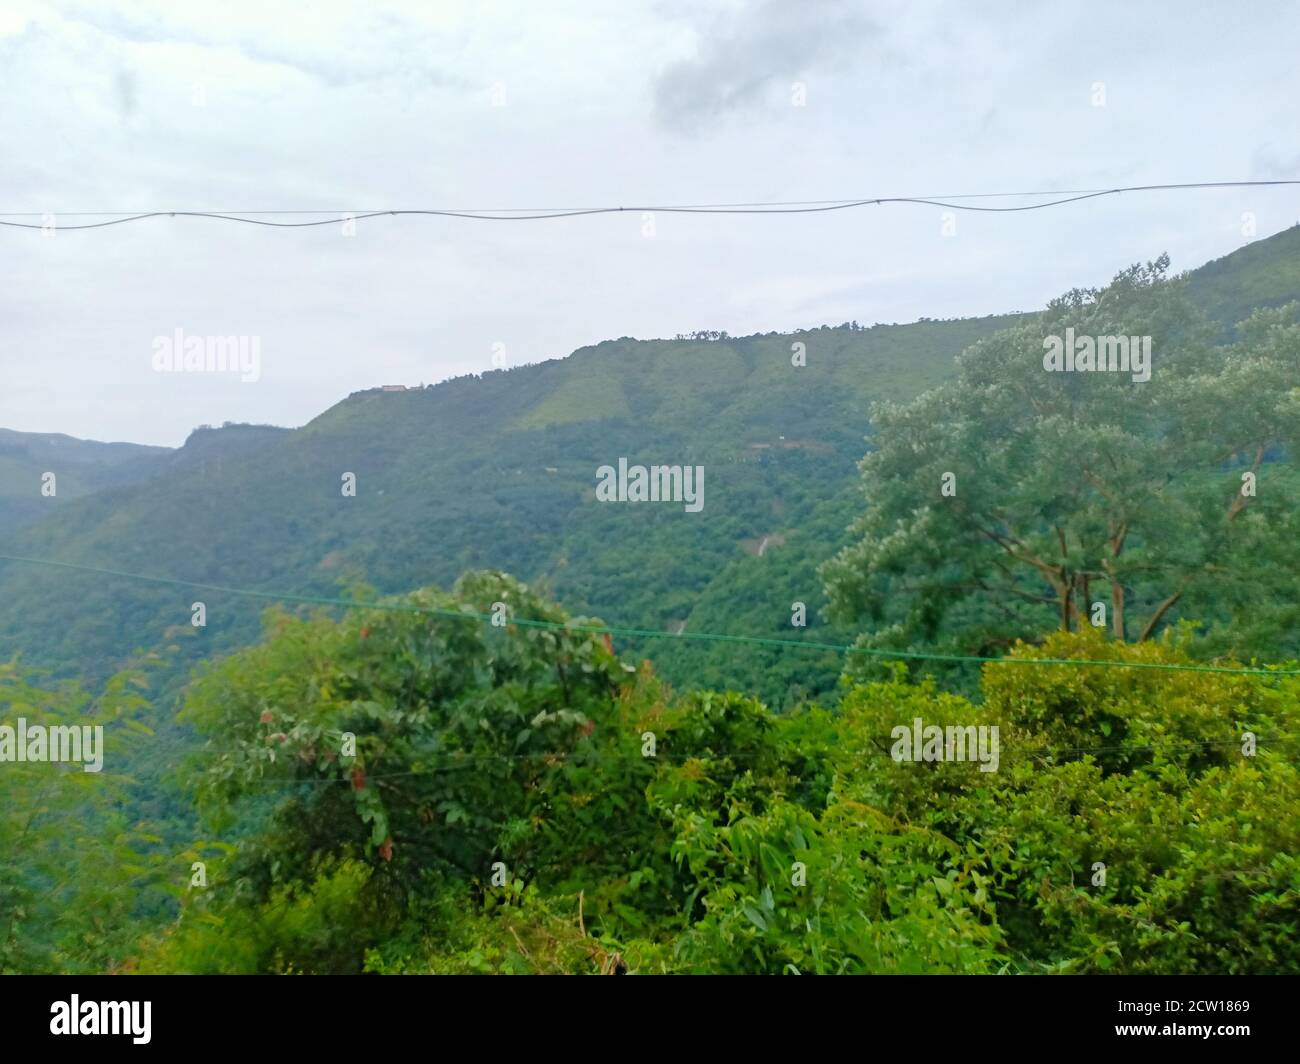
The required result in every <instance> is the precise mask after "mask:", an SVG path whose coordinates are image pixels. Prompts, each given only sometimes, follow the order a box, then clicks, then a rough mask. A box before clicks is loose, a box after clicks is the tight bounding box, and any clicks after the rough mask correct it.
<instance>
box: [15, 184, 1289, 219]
mask: <svg viewBox="0 0 1300 1064" xmlns="http://www.w3.org/2000/svg"><path fill="white" fill-rule="evenodd" d="M1276 185H1300V180H1279V181H1198V182H1184V183H1180V184H1163V185H1128V186H1125V187H1121V188H1104V189H1093V190H1090V191H1084V192H1079V193H1077V194H1073V195H1066V196H1063V197H1062V198H1059V199H1053V200H1048V201H1046V202H1044V203H1028V204H1021V205H1019V206H1014V207H981V206H975V205H972V204H967V203H959V202H957V201H958V200H964V199H975V198H997V197H1000V196H1033V195H1054V194H1055V193H1035V192H992V193H982V194H978V195H975V194H967V195H959V196H949V197H947V198H937V197H936V198H929V197H921V196H881V197H875V198H868V199H850V200H829V201H813V200H808V201H788V202H784V203H781V202H774V203H766V204H754V205H746V204H714V205H709V204H705V205H690V204H685V205H658V206H641V207H635V206H634V207H572V208H563V209H558V210H551V209H539V210H530V209H521V208H501V209H498V210H495V211H475V210H450V209H420V210H409V209H408V210H387V211H363V212H360V213H357V212H346V213H345V214H344V216H343V217H334V218H321V219H315V220H312V221H302V222H277V221H269V220H267V219H266V218H265V217H261V216H260V215H263V214H288V213H291V212H288V211H283V212H278V211H267V212H257V215H258V216H255V215H254V212H251V211H249V212H243V213H235V212H230V213H225V212H220V211H145V212H141V213H137V214H130V213H125V212H122V213H123V214H124V216H123V217H120V218H111V219H109V220H107V221H103V222H86V223H83V224H80V225H53V226H46V225H41V224H36V223H32V222H12V221H0V225H3V226H9V227H11V228H17V229H42V230H46V231H71V230H78V229H103V228H106V227H108V226H113V225H124V224H126V223H128V222H140V221H144V220H146V219H149V218H210V219H213V220H216V221H223V222H242V223H243V224H245V225H261V226H268V227H271V228H276V229H303V228H309V227H312V226H321V225H340V224H342V223H344V222H349V221H361V220H364V219H367V218H381V217H394V218H395V217H406V216H425V217H442V218H467V219H472V220H475V221H496V222H521V221H523V222H528V221H541V220H545V219H554V218H577V217H583V216H588V215H596V214H619V213H624V212H633V213H645V212H650V213H654V212H660V213H664V214H820V213H825V212H827V211H842V210H849V209H852V208H857V207H867V206H882V205H884V204H889V203H914V204H921V205H924V206H930V207H945V208H948V209H950V210H960V211H979V212H987V213H1011V212H1017V211H1037V210H1043V209H1044V208H1047V207H1059V206H1062V205H1064V204H1068V203H1079V202H1081V201H1082V200H1089V199H1096V198H1098V197H1100V196H1115V195H1119V194H1120V193H1124V192H1170V191H1175V190H1185V189H1204V188H1258V187H1264V186H1276ZM35 213H36V212H27V213H26V214H24V213H22V212H10V213H8V214H7V215H5V217H23V216H34V215H35ZM49 213H51V214H54V215H55V216H56V217H57V212H49ZM77 213H79V214H94V213H99V212H77ZM104 213H118V212H104ZM292 213H322V212H292Z"/></svg>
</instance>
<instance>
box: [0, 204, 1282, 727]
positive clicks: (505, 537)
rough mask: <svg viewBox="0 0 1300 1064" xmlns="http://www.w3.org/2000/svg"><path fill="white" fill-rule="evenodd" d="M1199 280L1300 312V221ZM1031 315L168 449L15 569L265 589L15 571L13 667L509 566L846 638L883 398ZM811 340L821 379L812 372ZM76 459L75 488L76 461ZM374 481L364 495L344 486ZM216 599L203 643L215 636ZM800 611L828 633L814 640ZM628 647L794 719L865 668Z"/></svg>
mask: <svg viewBox="0 0 1300 1064" xmlns="http://www.w3.org/2000/svg"><path fill="white" fill-rule="evenodd" d="M1189 283H1190V285H1191V286H1192V290H1193V292H1194V293H1195V295H1196V297H1197V299H1198V301H1199V302H1200V303H1201V304H1202V305H1203V306H1204V307H1206V308H1207V310H1208V311H1209V312H1210V313H1211V314H1212V315H1214V316H1215V318H1216V319H1217V320H1218V321H1220V322H1221V323H1222V324H1223V326H1224V328H1225V332H1226V331H1228V330H1230V328H1231V326H1232V325H1233V323H1234V322H1235V320H1236V319H1237V318H1239V317H1244V316H1245V315H1246V314H1247V313H1248V312H1249V309H1250V307H1252V306H1254V305H1257V304H1260V305H1262V304H1269V303H1280V302H1283V301H1285V300H1288V299H1294V298H1300V228H1296V229H1291V230H1288V231H1286V232H1284V233H1281V234H1279V235H1277V236H1275V237H1272V238H1270V239H1268V240H1263V241H1259V242H1257V243H1255V244H1251V245H1248V246H1247V247H1245V248H1243V249H1241V250H1240V251H1237V252H1234V253H1233V254H1232V255H1229V256H1227V257H1226V258H1223V259H1219V260H1216V261H1215V262H1213V263H1210V264H1208V265H1207V266H1204V267H1202V268H1201V269H1200V270H1197V271H1194V272H1193V273H1192V274H1191V275H1190V279H1189ZM1019 320H1023V318H1022V316H1020V315H1000V316H990V317H986V318H979V319H961V320H951V321H930V320H922V321H919V322H916V323H912V324H907V325H876V326H873V327H871V328H863V327H860V326H857V325H855V324H848V325H843V326H839V327H835V328H831V327H822V328H820V329H812V330H808V331H805V332H798V333H791V334H775V333H773V334H767V335H755V336H749V337H740V338H718V339H709V340H699V339H677V340H634V339H631V338H627V337H624V338H622V339H619V340H611V341H606V342H604V343H601V344H597V345H595V346H593V347H587V348H583V349H580V350H578V351H576V352H574V353H573V354H572V355H571V356H569V357H568V358H565V359H560V360H556V361H552V362H545V363H541V364H538V365H532V366H526V367H520V368H516V369H511V370H504V371H494V372H489V373H485V374H483V375H482V376H474V377H463V378H458V379H454V380H449V381H446V382H443V383H441V384H438V385H436V386H430V387H427V388H423V389H419V388H417V389H408V390H405V391H387V390H380V389H373V390H369V391H365V392H360V393H356V394H354V395H352V396H349V397H348V398H347V399H345V400H343V401H342V402H340V403H338V404H337V405H336V406H334V407H332V408H331V409H329V410H327V411H325V412H324V413H322V414H321V415H320V416H319V417H317V418H316V419H315V420H313V421H312V422H310V423H309V424H307V425H306V426H304V427H303V428H301V429H297V430H293V431H289V430H283V429H271V428H267V427H254V426H225V427H223V428H221V429H205V430H201V431H199V432H196V433H195V434H194V435H193V436H191V438H190V440H188V441H187V442H186V445H185V446H184V447H182V448H181V449H179V451H176V452H171V453H169V454H166V455H162V456H159V455H153V456H149V460H150V462H151V465H150V466H149V470H150V475H149V476H148V477H147V478H143V477H137V478H136V479H135V480H134V481H132V480H130V479H128V480H126V481H123V482H120V483H116V484H114V485H112V487H111V490H99V491H95V492H93V493H90V494H85V495H83V497H80V498H75V499H69V500H68V501H66V502H62V503H61V504H60V508H59V509H58V510H57V511H55V512H54V513H52V514H51V515H50V516H49V517H48V518H47V519H45V520H43V521H40V522H39V523H35V524H31V525H29V526H28V527H25V528H20V529H18V530H16V531H15V532H14V533H13V534H12V535H11V536H9V537H7V539H8V545H7V547H6V548H5V551H4V553H7V554H12V555H19V556H25V557H34V558H40V559H48V560H54V561H60V562H66V563H72V564H74V565H81V566H89V567H96V568H100V569H106V570H115V571H118V572H125V573H137V574H147V575H151V576H155V577H160V578H168V579H171V580H175V581H189V582H195V583H200V584H207V585H219V587H221V588H237V589H244V590H252V591H256V592H259V593H262V594H263V595H264V596H266V597H264V598H255V597H246V596H242V595H237V594H233V593H229V592H227V591H224V590H218V589H216V588H208V589H204V590H196V589H193V588H189V587H186V586H183V585H179V584H172V585H168V584H166V583H149V582H143V581H135V580H131V579H127V578H124V577H122V576H118V575H109V574H105V573H92V572H84V571H77V570H75V569H62V568H52V567H46V566H43V565H32V564H26V563H18V562H0V604H2V605H0V659H3V658H5V657H8V656H10V655H12V654H14V653H21V654H22V655H23V658H24V660H26V661H28V662H29V663H38V664H41V665H45V666H48V667H50V668H52V669H54V670H57V671H60V672H70V673H77V674H82V675H86V676H92V677H94V676H102V675H103V674H104V673H106V672H108V671H111V670H112V669H113V668H114V667H116V666H117V665H118V664H119V663H120V662H122V661H123V660H124V659H126V658H127V657H128V656H129V655H130V654H131V652H132V651H133V650H135V649H138V648H151V647H155V646H157V645H158V644H159V643H160V642H164V641H166V642H168V643H169V645H170V646H171V647H172V650H171V651H169V653H170V655H171V659H172V662H173V665H172V669H173V672H172V675H179V670H181V669H183V668H184V667H185V666H186V665H187V664H188V663H190V662H193V661H195V660H197V659H199V658H201V657H203V656H204V655H206V654H209V653H211V652H213V651H218V650H225V649H230V648H233V647H235V646H238V645H241V644H243V643H246V642H248V641H250V640H252V639H254V638H256V636H257V633H258V631H259V616H260V614H261V612H262V610H263V609H264V608H265V606H266V605H267V598H274V596H275V595H276V594H289V595H295V596H309V597H311V596H315V597H321V598H337V597H339V596H340V595H342V594H344V593H345V592H346V590H347V589H348V588H349V587H350V586H352V585H355V584H356V583H358V582H360V581H364V582H365V583H367V584H369V585H371V586H373V587H374V588H376V589H378V590H379V591H380V592H384V593H388V592H395V591H400V590H405V589H408V588H410V587H414V586H419V585H425V584H440V585H444V586H447V585H450V584H451V583H452V582H453V581H454V580H455V579H456V577H457V576H459V575H460V574H461V573H462V572H463V571H465V570H467V569H470V568H499V569H503V570H506V571H509V572H511V573H513V574H515V575H517V576H519V577H521V578H522V579H525V580H527V581H529V582H533V583H537V584H541V585H542V586H543V587H544V588H545V590H546V591H547V593H549V594H551V595H553V596H555V597H556V598H558V599H559V600H560V601H561V602H562V603H564V605H565V606H566V607H567V608H568V609H570V611H572V612H574V613H576V614H585V615H595V616H599V617H600V618H601V619H602V620H603V621H604V622H605V623H607V624H610V625H614V626H621V627H626V628H635V629H649V630H654V631H664V632H677V631H683V630H684V631H685V632H690V633H694V632H723V633H745V634H754V635H761V636H770V637H775V638H785V639H790V638H800V637H804V638H808V639H812V640H818V641H823V642H828V641H829V642H843V641H848V639H849V638H850V637H851V633H848V632H837V631H836V630H834V629H833V628H830V627H828V626H827V625H826V624H825V623H824V622H823V621H822V619H821V618H820V616H819V611H820V610H821V607H822V606H823V604H824V599H823V597H822V592H821V588H820V583H819V581H818V579H817V577H816V569H817V566H818V565H819V564H820V563H821V562H822V561H823V560H825V559H826V558H828V557H829V556H830V555H831V554H832V553H834V551H835V550H836V548H837V547H838V546H839V545H841V543H842V542H843V541H844V530H845V527H846V526H847V524H848V523H849V521H850V520H851V518H852V516H853V514H854V513H855V512H856V511H857V510H859V509H860V499H859V498H858V489H857V480H856V474H855V466H856V463H857V461H858V460H859V459H860V458H861V456H862V454H863V452H864V451H865V450H866V448H867V447H868V443H867V439H866V438H867V437H868V435H869V433H870V425H869V423H868V411H869V409H870V406H871V403H872V402H873V401H875V400H878V399H896V400H900V399H906V398H909V397H911V396H914V395H916V394H918V393H920V392H922V391H924V390H926V389H927V388H929V387H931V386H933V385H934V384H936V383H938V382H940V381H942V380H944V379H945V378H946V377H947V376H948V375H949V374H950V372H951V370H952V365H953V359H954V358H955V356H956V355H957V354H959V353H960V352H961V351H962V350H963V349H965V348H966V347H968V346H969V345H971V344H972V343H974V342H975V341H977V340H979V339H981V338H982V337H985V336H988V335H989V334H991V333H993V332H995V331H996V330H999V329H1002V328H1006V327H1007V326H1009V325H1010V324H1012V323H1014V322H1016V321H1019ZM800 344H802V345H804V348H803V350H804V352H805V354H806V364H805V365H795V364H793V362H794V361H797V359H796V358H795V353H796V351H797V350H798V348H797V345H800ZM101 446H102V445H101ZM620 458H626V459H627V461H628V463H630V464H638V463H639V464H644V465H651V464H671V465H683V466H685V465H698V466H703V468H704V506H703V509H702V510H701V511H700V512H698V513H691V512H686V510H685V508H684V507H683V506H682V505H667V504H659V505H640V506H638V505H613V504H606V503H602V502H599V501H597V499H596V496H595V484H596V475H597V474H596V471H597V469H598V468H599V467H601V466H604V465H613V466H617V465H618V462H619V459H620ZM54 464H55V465H58V466H59V470H60V476H61V480H60V483H62V476H63V475H64V473H63V471H64V470H65V469H66V470H69V471H75V470H76V469H77V468H78V467H76V466H75V465H74V464H73V463H72V462H71V461H68V462H67V463H66V464H60V463H54ZM128 465H129V463H128ZM136 468H142V467H136ZM349 473H350V474H353V475H354V476H355V481H356V494H355V496H348V495H345V494H344V493H343V491H342V487H343V483H344V476H345V474H349ZM196 601H203V602H204V603H205V605H206V608H207V627H206V628H204V629H195V628H193V627H191V626H190V624H189V621H190V617H191V605H192V604H193V603H194V602H196ZM796 603H803V604H804V606H805V608H806V611H807V617H808V627H807V628H806V629H798V628H792V626H791V613H792V609H793V608H794V604H796ZM617 641H618V642H619V643H620V644H621V645H620V647H619V649H620V650H631V651H634V652H637V653H645V654H647V655H650V656H653V657H654V659H655V660H656V662H657V664H658V666H659V668H660V670H661V672H663V673H664V674H665V675H667V676H668V678H669V679H671V680H676V681H685V680H687V679H689V680H690V681H691V682H692V683H693V684H694V685H696V686H704V685H718V686H745V687H747V688H748V689H749V690H751V691H753V692H754V693H756V694H758V695H760V696H761V697H763V698H765V699H766V700H768V701H769V702H770V703H773V704H776V705H781V704H787V703H789V702H791V701H794V700H797V699H798V698H799V697H801V696H803V695H810V694H818V693H822V692H825V691H827V690H828V689H829V687H830V686H831V685H832V684H833V683H834V681H835V676H836V674H837V672H838V665H839V662H838V661H837V659H836V657H835V656H834V655H833V654H830V653H828V652H821V651H814V650H809V651H808V652H807V653H806V654H795V653H791V652H788V651H784V652H782V651H777V650H775V649H764V648H761V647H752V646H736V645H733V644H716V643H704V642H694V641H691V640H689V639H681V638H676V639H675V638H671V637H668V638H659V639H651V638H643V637H632V636H627V637H623V636H620V637H618V639H617Z"/></svg>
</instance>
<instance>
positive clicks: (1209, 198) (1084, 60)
mask: <svg viewBox="0 0 1300 1064" xmlns="http://www.w3.org/2000/svg"><path fill="white" fill-rule="evenodd" d="M1297 40H1300V5H1296V4H1295V3H1293V2H1290V0H1283V2H1279V3H1277V4H1267V3H1251V4H1246V5H1237V6H1232V7H1225V6H1223V5H1218V4H1214V5H1211V4H1195V3H1190V4H1189V3H1187V2H1185V0H1179V2H1175V3H1169V4H1159V3H1150V4H1134V3H1132V2H1131V0H1118V2H1115V3H1099V2H1095V0H1094V2H1089V3H1075V4H1011V3H1006V4H999V3H984V4H980V5H978V8H977V9H976V6H975V5H971V4H967V3H952V4H942V3H927V2H919V3H918V2H909V3H899V4H884V3H861V4H856V3H841V2H832V0H825V2H803V3H797V2H793V0H787V2H781V3H777V2H773V0H732V2H725V3H724V2H716V3H714V2H704V0H662V2H656V0H644V2H637V0H617V2H615V0H609V2H603V3H597V2H594V0H593V2H575V0H548V2H547V3H535V2H520V3H485V2H482V0H467V2H464V3H459V2H457V3H452V2H447V0H425V2H411V3H377V2H367V0H357V2H355V3H332V2H328V0H315V2H313V3H312V4H310V5H302V4H290V3H287V2H286V3H281V2H278V0H257V2H252V3H243V2H231V0H223V2H222V3H220V4H213V3H206V2H205V3H199V2H196V0H171V2H163V0H159V2H157V3H114V4H107V3H103V4H101V3H48V4H46V3H27V2H24V0H0V142H2V143H3V145H4V148H3V157H2V158H0V211H3V212H51V213H53V214H55V215H56V217H57V219H58V221H60V222H61V223H63V224H72V223H74V222H76V221H89V220H98V219H84V218H83V219H76V218H70V217H67V215H68V214H69V213H71V212H77V211H146V210H157V209H162V210H170V209H177V210H220V211H269V210H285V209H294V210H320V211H327V212H335V211H338V212H342V211H355V210H367V209H380V210H383V209H398V208H514V207H571V206H606V205H609V206H619V205H638V206H639V205H643V204H656V203H657V204H672V203H683V204H699V203H736V202H752V201H773V200H820V199H838V198H846V197H875V196H899V195H936V194H939V195H951V194H961V193H989V192H1005V191H1022V190H1050V189H1076V188H1096V187H1108V186H1114V185H1133V184H1144V183H1155V182H1188V181H1201V180H1250V179H1270V178H1294V177H1297V176H1300V123H1298V122H1297V121H1296V116H1295V106H1296V101H1297V100H1300V63H1297V61H1296V42H1297ZM1097 83H1102V85H1103V86H1104V90H1103V91H1104V105H1102V106H1097V105H1096V104H1095V102H1096V101H1097V100H1098V99H1099V95H1098V89H1097ZM800 98H802V102H803V106H797V104H798V103H799V102H800ZM975 202H979V203H984V202H989V201H975ZM992 202H998V203H1007V204H1009V203H1012V202H1023V201H992ZM1245 212H1251V213H1253V215H1254V216H1255V218H1256V225H1257V238H1258V237H1265V236H1268V235H1270V234H1272V233H1275V232H1277V231H1279V230H1281V229H1284V228H1286V227H1287V226H1289V225H1293V224H1295V223H1296V222H1297V220H1300V189H1296V188H1277V189H1245V190H1231V191H1188V192H1177V193H1166V194H1158V193H1157V194H1128V195H1125V196H1123V197H1109V198H1102V199H1098V200H1093V201H1090V202H1087V203H1082V204H1078V205H1073V206H1067V207H1062V208H1057V209H1053V210H1045V211H1036V212H1029V213H1022V214H1002V215H994V214H968V213H963V214H960V215H959V216H958V217H957V220H956V232H955V233H954V234H952V235H947V236H945V235H944V232H943V218H942V216H941V212H940V210H939V209H938V208H935V207H929V206H914V205H895V206H872V207H866V208H861V209H858V210H854V211H843V212H834V213H829V214H820V215H803V216H778V217H762V216H752V215H741V216H736V217H708V216H691V215H670V214H659V215H657V216H655V218H654V232H653V235H652V236H647V235H645V234H644V232H643V221H642V218H641V216H640V215H639V214H638V215H631V214H625V215H613V216H596V217H587V218H574V219H565V220H559V221H537V222H497V221H492V222H477V221H468V220H459V219H447V218H407V219H393V218H381V219H374V220H371V221H364V222H360V223H358V227H357V233H356V235H355V236H354V237H351V238H349V237H346V236H344V235H343V234H342V232H341V231H340V228H339V227H337V226H326V227H321V228H312V229H299V230H273V229H265V228H261V227H252V226H240V225H233V224H226V223H219V222H212V221H205V220H200V219H159V220H151V221H146V222H140V223H135V224H132V225H124V226H119V227H113V228H108V229H101V230H91V231H87V232H63V233H58V234H55V235H53V236H43V235H42V234H41V232H39V231H33V230H22V229H8V228H0V426H2V427H6V428H13V429H20V430H26V431H40V432H66V433H69V434H71V435H75V436H82V437H88V438H92V439H105V440H132V441H136V442H141V443H160V444H169V445H176V444H179V443H181V442H182V441H183V440H184V438H185V437H186V435H187V434H188V433H189V431H190V429H192V428H193V427H194V426H195V425H197V424H200V423H220V422H222V421H226V420H231V421H253V422H272V423H275V424H281V425H300V424H302V423H304V422H306V421H308V420H310V419H311V418H312V417H314V416H315V415H316V414H318V413H320V412H321V411H322V410H323V409H325V408H326V407H328V406H330V405H332V404H333V403H335V402H337V401H338V400H339V399H340V398H342V397H343V396H344V395H346V394H347V393H348V392H350V391H355V390H357V389H360V388H366V387H370V386H373V385H376V384H388V383H407V384H415V383H418V382H426V383H427V382H431V381H436V380H441V379H443V378H446V377H449V376H456V375H460V374H464V373H469V372H483V371H484V370H487V369H490V368H491V366H492V356H493V351H494V350H504V355H505V362H506V364H508V365H515V364H521V363H526V362H536V361H540V360H543V359H549V358H557V357H562V356H564V355H566V354H568V353H569V352H570V351H572V350H573V349H575V348H577V347H581V346H583V345H585V344H591V343H597V342H599V341H601V340H604V339H608V338H615V337H620V336H636V337H643V338H644V337H662V336H672V335H673V334H675V333H677V332H686V331H691V330H694V329H725V330H727V331H728V332H730V333H732V334H735V335H741V334H746V333H752V332H759V331H768V330H773V329H776V330H785V329H792V328H798V327H806V326H814V325H818V324H822V323H832V324H835V323H839V322H842V321H846V320H851V319H856V320H858V321H859V322H863V323H865V324H870V323H872V322H876V321H886V322H893V321H910V320H914V319H915V318H917V317H920V316H927V317H936V318H942V317H955V316H965V315H982V314H987V313H993V312H999V311H1006V310H1013V309H1017V310H1018V309H1033V308H1036V307H1039V306H1041V305H1043V304H1044V303H1046V302H1047V300H1048V299H1050V298H1051V297H1052V296H1054V295H1057V294H1059V293H1060V292H1062V291H1065V290H1067V289H1069V288H1071V287H1074V286H1075V285H1085V284H1100V283H1104V282H1105V281H1106V280H1108V279H1109V278H1110V277H1111V276H1112V275H1113V274H1114V273H1115V272H1116V271H1117V270H1118V269H1120V268H1121V267H1123V266H1124V265H1126V264H1128V263H1131V262H1134V261H1138V260H1143V261H1145V260H1148V259H1151V258H1154V257H1155V256H1156V255H1158V254H1159V253H1160V252H1161V251H1168V252H1169V253H1170V255H1171V256H1172V258H1173V264H1174V268H1175V269H1186V268H1191V267H1194V266H1197V265H1199V264H1200V263H1202V262H1204V261H1205V260H1207V259H1209V258H1214V257H1217V256H1220V255H1224V254H1226V253H1228V252H1230V251H1232V250H1233V249H1235V248H1237V247H1240V246H1241V245H1242V244H1244V243H1246V242H1247V240H1248V239H1249V238H1248V237H1247V236H1246V235H1243V226H1242V215H1243V213H1245ZM12 220H18V221H27V222H36V223H39V222H40V220H41V219H40V218H39V216H38V217H28V218H14V219H12ZM177 328H181V329H183V330H184V331H185V333H186V334H189V335H205V334H220V335H243V336H250V337H252V336H255V337H257V338H258V339H259V342H260V350H261V363H262V373H261V379H260V380H258V381H257V382H256V383H241V382H240V381H239V380H238V378H237V377H234V376H231V377H229V378H222V377H215V376H212V375H208V374H185V373H180V374H160V373H157V372H155V371H154V370H153V368H152V357H153V342H154V338H155V337H157V336H159V335H171V334H172V333H173V331H174V330H175V329H177ZM498 344H500V345H504V348H503V349H502V348H494V345H498Z"/></svg>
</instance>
